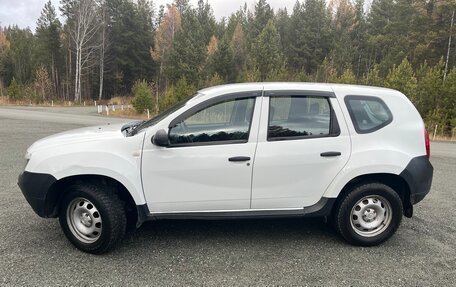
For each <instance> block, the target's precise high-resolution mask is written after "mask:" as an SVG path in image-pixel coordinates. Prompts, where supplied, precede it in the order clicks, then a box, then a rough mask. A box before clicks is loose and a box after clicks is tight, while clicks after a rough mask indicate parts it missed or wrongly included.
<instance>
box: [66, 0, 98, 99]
mask: <svg viewBox="0 0 456 287" xmlns="http://www.w3.org/2000/svg"><path fill="white" fill-rule="evenodd" d="M96 8H97V5H96V2H95V1H94V0H79V1H75V2H74V3H73V6H72V9H73V11H72V12H73V13H72V17H71V18H72V19H69V20H68V24H69V29H68V32H69V35H70V38H71V41H72V44H73V45H74V47H73V48H74V52H75V54H76V62H75V75H74V77H75V83H74V101H75V102H78V101H81V78H82V77H81V76H82V73H83V70H84V69H87V68H88V67H89V64H90V60H92V59H93V56H94V53H95V52H96V50H97V49H98V48H99V44H98V43H94V38H95V35H96V34H97V32H98V29H99V28H100V23H99V21H98V18H97V16H98V15H97V9H96Z"/></svg>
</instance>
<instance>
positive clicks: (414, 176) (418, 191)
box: [400, 156, 434, 205]
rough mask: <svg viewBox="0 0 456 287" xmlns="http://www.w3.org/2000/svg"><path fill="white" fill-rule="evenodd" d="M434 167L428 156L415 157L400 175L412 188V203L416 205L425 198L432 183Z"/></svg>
mask: <svg viewBox="0 0 456 287" xmlns="http://www.w3.org/2000/svg"><path fill="white" fill-rule="evenodd" d="M433 174H434V168H433V167H432V164H431V162H430V161H429V159H428V158H427V157H426V156H419V157H415V158H413V159H412V160H411V161H410V162H409V164H408V165H407V167H406V168H405V169H404V171H403V172H401V174H400V176H401V177H402V178H403V179H404V180H405V181H406V182H407V184H408V186H409V188H410V204H411V205H414V204H417V203H418V202H420V201H421V200H423V198H424V197H425V196H426V195H427V194H428V193H429V191H430V190H431V185H432V176H433Z"/></svg>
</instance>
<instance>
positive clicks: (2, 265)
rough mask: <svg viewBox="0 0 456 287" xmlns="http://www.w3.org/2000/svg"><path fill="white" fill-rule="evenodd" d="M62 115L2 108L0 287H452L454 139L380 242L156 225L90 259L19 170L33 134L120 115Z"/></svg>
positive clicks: (274, 226) (455, 276) (312, 225)
mask: <svg viewBox="0 0 456 287" xmlns="http://www.w3.org/2000/svg"><path fill="white" fill-rule="evenodd" d="M61 112H65V110H64V111H61ZM61 112H54V111H52V112H50V111H46V110H41V109H33V110H27V111H24V110H16V109H11V108H9V109H4V108H0V163H1V164H0V285H2V286H24V285H27V286H37V285H42V286H45V285H46V286H57V285H58V286H67V285H71V286H97V285H110V286H111V285H115V286H125V285H134V286H147V285H148V286H182V285H185V286H190V285H198V286H201V285H204V286H221V285H224V286H246V285H256V286H265V285H267V286H271V285H275V286H277V285H280V286H455V282H456V204H455V202H456V192H455V191H454V187H455V186H456V144H451V143H437V142H434V143H432V154H433V155H432V163H433V165H434V167H435V175H434V183H433V187H432V191H431V193H430V194H429V195H428V197H426V198H425V199H424V201H422V202H421V203H420V204H419V205H417V206H415V215H414V217H413V218H411V219H408V218H404V220H403V223H402V225H401V227H400V228H399V230H398V232H397V233H396V235H395V236H394V237H393V238H391V239H390V240H389V241H387V242H386V243H384V244H383V245H381V246H378V247H372V248H360V247H353V246H350V245H348V244H346V243H345V242H344V241H343V240H342V239H340V238H339V237H338V236H337V234H336V233H335V232H334V231H333V230H332V229H331V228H330V227H328V226H327V225H325V224H324V223H323V221H322V220H320V219H280V220H236V221H157V222H149V223H146V224H144V225H143V226H142V227H141V228H140V229H139V230H138V231H137V232H136V233H134V234H133V235H131V236H129V237H128V238H126V239H125V240H124V242H123V244H122V245H121V246H120V248H118V249H116V250H114V251H113V252H111V253H109V254H107V255H102V256H94V255H89V254H85V253H82V252H80V251H78V250H77V249H75V248H74V247H73V246H72V245H71V244H70V243H69V242H68V241H67V240H66V239H65V237H64V235H63V233H62V231H61V230H60V227H59V224H58V222H57V220H55V219H42V218H39V217H38V216H37V215H35V214H34V213H33V211H32V209H31V208H30V206H29V205H28V204H27V202H26V201H25V199H24V197H23V196H22V194H21V192H20V190H19V188H18V187H17V185H16V182H17V176H18V174H19V173H20V172H21V171H22V169H23V166H24V160H23V155H24V153H25V150H26V149H27V147H28V146H29V145H30V144H31V143H32V142H34V141H35V140H37V139H39V138H42V137H44V136H47V135H49V134H53V133H56V132H60V131H63V130H68V129H72V128H77V127H81V126H84V125H89V124H97V123H106V122H119V121H125V120H119V119H108V118H102V117H97V116H91V115H88V114H90V113H83V114H84V115H80V116H75V115H72V114H69V113H66V114H62V113H61Z"/></svg>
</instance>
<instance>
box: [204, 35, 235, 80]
mask: <svg viewBox="0 0 456 287" xmlns="http://www.w3.org/2000/svg"><path fill="white" fill-rule="evenodd" d="M208 70H209V71H210V73H211V76H212V75H214V74H217V75H218V76H219V77H220V78H221V79H222V80H223V81H224V82H233V81H234V80H235V78H236V75H235V65H234V60H233V51H232V50H231V47H230V45H229V43H228V40H227V38H223V39H222V41H220V43H219V45H218V46H217V49H216V50H215V51H214V53H213V54H212V55H211V56H210V58H209V69H208Z"/></svg>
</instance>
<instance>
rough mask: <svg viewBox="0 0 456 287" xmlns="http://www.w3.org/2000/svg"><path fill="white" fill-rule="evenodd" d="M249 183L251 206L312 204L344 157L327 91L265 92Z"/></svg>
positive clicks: (334, 104)
mask: <svg viewBox="0 0 456 287" xmlns="http://www.w3.org/2000/svg"><path fill="white" fill-rule="evenodd" d="M262 115H268V116H265V117H262V120H261V125H260V127H261V128H260V134H259V141H258V146H257V150H256V155H255V164H254V171H253V182H252V202H251V207H252V209H287V208H302V207H305V206H310V205H313V204H315V203H317V202H318V201H319V200H320V199H321V197H322V195H323V194H324V192H325V190H326V188H327V187H328V185H329V184H330V183H331V181H332V180H333V179H334V178H335V176H336V175H337V174H338V173H339V172H340V171H341V170H342V168H343V167H344V165H345V164H346V163H347V161H348V159H349V157H350V152H351V150H350V137H349V134H348V130H347V127H346V125H345V121H344V119H343V115H342V112H341V110H340V106H339V103H338V101H337V99H336V98H335V97H334V94H332V93H329V92H324V93H322V92H296V91H288V92H287V91H280V92H277V91H269V92H268V91H266V92H265V93H264V100H263V106H262Z"/></svg>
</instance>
